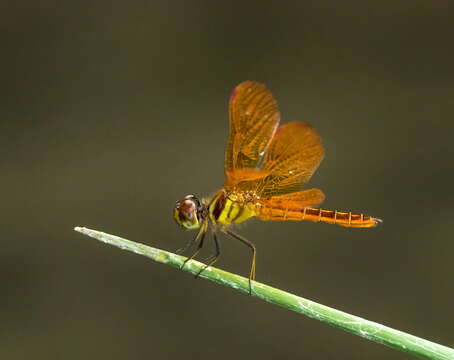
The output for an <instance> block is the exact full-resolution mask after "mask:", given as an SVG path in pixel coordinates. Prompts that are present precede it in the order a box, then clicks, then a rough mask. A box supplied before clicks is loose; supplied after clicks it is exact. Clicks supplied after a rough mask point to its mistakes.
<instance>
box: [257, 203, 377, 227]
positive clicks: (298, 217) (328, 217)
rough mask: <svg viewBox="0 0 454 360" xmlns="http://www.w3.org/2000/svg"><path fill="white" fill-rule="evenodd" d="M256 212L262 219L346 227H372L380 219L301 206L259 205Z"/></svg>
mask: <svg viewBox="0 0 454 360" xmlns="http://www.w3.org/2000/svg"><path fill="white" fill-rule="evenodd" d="M256 214H257V216H258V217H259V218H261V219H262V220H271V221H272V220H280V221H286V220H293V221H302V220H308V221H315V222H319V221H322V222H326V223H329V224H337V225H341V226H346V227H364V228H367V227H373V226H377V225H378V224H379V223H381V222H382V221H381V220H380V219H377V218H373V217H371V216H368V215H363V214H354V213H351V212H343V211H337V210H324V209H316V208H303V209H301V210H295V209H289V208H269V207H261V208H259V209H258V210H256Z"/></svg>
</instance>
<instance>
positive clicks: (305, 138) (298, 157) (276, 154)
mask: <svg viewBox="0 0 454 360" xmlns="http://www.w3.org/2000/svg"><path fill="white" fill-rule="evenodd" d="M323 156H324V150H323V147H322V145H321V142H320V136H319V135H318V133H317V132H316V131H315V130H314V129H313V128H312V127H311V126H310V125H308V124H306V123H302V122H292V123H288V124H285V125H282V126H280V127H279V128H278V130H277V131H276V134H275V136H274V137H273V140H272V141H271V144H270V146H269V148H268V151H267V152H266V154H265V158H264V161H263V166H262V168H261V171H263V172H269V173H270V175H269V176H267V177H266V178H264V179H262V180H261V181H260V183H258V184H257V186H256V188H257V192H258V193H259V194H260V196H261V197H262V198H271V197H273V196H276V195H281V194H288V193H292V192H295V191H298V190H300V189H301V186H302V185H303V184H304V183H305V182H307V181H308V180H309V179H310V178H311V176H312V174H313V173H314V172H315V170H317V168H318V165H319V164H320V162H321V161H322V159H323Z"/></svg>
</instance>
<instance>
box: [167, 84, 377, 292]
mask: <svg viewBox="0 0 454 360" xmlns="http://www.w3.org/2000/svg"><path fill="white" fill-rule="evenodd" d="M279 118H280V114H279V110H278V106H277V102H276V100H275V99H274V98H273V95H272V94H271V92H270V91H269V90H268V89H267V88H266V87H265V86H264V85H262V84H260V83H257V82H253V81H245V82H243V83H241V84H239V85H238V86H237V87H236V88H235V89H234V90H233V92H232V95H231V96H230V104H229V122H230V135H229V139H228V142H227V149H226V154H225V184H224V188H223V189H221V190H219V191H218V192H216V193H215V195H214V196H213V197H212V198H211V199H206V200H205V199H202V200H199V199H198V198H197V197H195V196H194V195H187V196H186V197H184V198H183V199H182V200H180V201H178V202H177V203H176V205H175V208H174V211H173V216H174V218H175V221H176V222H177V223H178V224H179V225H180V226H182V227H183V228H185V229H198V232H197V235H196V236H195V237H194V238H193V239H191V240H190V241H189V242H188V243H187V244H186V246H185V247H183V248H182V249H179V250H178V253H182V252H184V251H186V250H187V249H188V248H189V247H190V246H191V245H193V244H196V243H198V245H197V249H196V251H195V252H194V253H193V254H192V255H191V256H190V257H189V258H188V259H187V260H186V261H185V263H184V264H183V267H184V265H185V264H186V262H187V261H189V260H190V259H193V258H194V257H195V256H196V255H197V254H198V253H199V251H200V250H201V249H202V247H203V243H204V239H205V235H206V233H207V231H208V229H209V228H211V229H212V233H213V239H214V245H215V254H214V255H212V256H211V257H210V258H208V259H207V261H206V265H205V267H204V268H203V269H202V270H201V271H200V272H199V273H198V274H197V275H196V277H197V276H198V275H200V273H201V272H202V271H204V270H205V269H206V268H207V267H209V266H211V265H213V264H214V263H215V262H216V261H217V260H218V258H219V255H220V248H219V241H218V238H217V235H216V232H217V230H220V231H221V232H223V233H224V234H227V235H229V236H231V237H233V238H235V239H237V240H239V241H240V242H242V243H243V244H245V245H246V246H248V247H249V248H250V250H251V252H252V262H251V269H250V273H249V294H250V293H251V281H252V280H254V279H255V264H256V248H255V246H254V244H253V243H251V242H250V241H248V240H247V239H245V238H244V237H242V236H240V235H238V234H236V233H235V232H233V231H232V230H231V229H230V225H232V224H237V223H240V222H243V221H246V220H247V219H249V218H251V217H254V216H256V217H258V218H260V219H262V220H281V221H289V220H293V221H300V220H308V221H315V222H319V221H322V222H326V223H329V224H337V225H341V226H345V227H354V228H370V227H374V226H376V225H378V224H379V223H381V220H380V219H377V218H373V217H371V216H367V215H363V214H355V213H351V212H343V211H337V210H323V209H319V208H315V206H317V205H318V204H320V203H321V202H322V201H323V199H324V197H325V196H324V195H323V192H322V191H321V190H319V189H307V190H302V186H303V185H304V184H305V183H306V182H307V181H308V180H309V179H310V178H311V176H312V174H313V173H314V172H315V170H316V169H317V167H318V166H319V164H320V162H321V160H322V159H323V154H324V151H323V147H322V145H321V143H320V136H319V135H318V134H317V132H316V131H315V130H314V129H313V128H312V127H311V126H310V125H308V124H306V123H303V122H291V123H288V124H285V125H281V126H279Z"/></svg>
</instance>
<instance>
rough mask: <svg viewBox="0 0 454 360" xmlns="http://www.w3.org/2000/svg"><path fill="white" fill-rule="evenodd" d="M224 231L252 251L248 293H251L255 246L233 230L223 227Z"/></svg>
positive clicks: (253, 277)
mask: <svg viewBox="0 0 454 360" xmlns="http://www.w3.org/2000/svg"><path fill="white" fill-rule="evenodd" d="M224 232H225V233H226V234H228V235H230V236H231V237H233V238H235V239H237V240H239V241H241V242H242V243H243V244H244V245H246V246H247V247H249V248H250V249H251V251H252V261H251V271H250V272H249V295H251V294H252V280H255V259H256V254H257V250H256V248H255V245H254V244H253V243H251V242H250V241H249V240H247V239H245V238H244V237H242V236H240V235H238V234H235V233H234V232H233V231H231V230H228V229H224Z"/></svg>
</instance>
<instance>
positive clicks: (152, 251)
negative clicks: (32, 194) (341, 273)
mask: <svg viewBox="0 0 454 360" xmlns="http://www.w3.org/2000/svg"><path fill="white" fill-rule="evenodd" d="M74 230H75V231H78V232H80V233H82V234H85V235H88V236H90V237H92V238H95V239H97V240H100V241H102V242H105V243H106V244H110V245H113V246H116V247H119V248H120V249H123V250H128V251H131V252H134V253H136V254H139V255H143V256H146V257H148V258H150V259H152V260H154V261H157V262H160V263H163V264H167V265H171V266H173V267H176V268H180V267H181V265H182V264H183V262H184V260H185V259H186V257H184V256H180V255H177V254H174V253H171V252H168V251H164V250H160V249H156V248H153V247H150V246H147V245H143V244H139V243H136V242H133V241H130V240H126V239H123V238H121V237H118V236H114V235H109V234H106V233H103V232H100V231H96V230H90V229H87V228H83V227H76V228H75V229H74ZM203 266H204V264H202V263H200V262H198V261H195V260H191V261H188V262H187V264H186V266H185V267H184V271H187V272H190V273H192V274H196V273H197V272H198V271H199V270H200V269H201V268H202V267H203ZM200 277H201V278H204V279H208V280H211V281H213V282H216V283H218V284H221V285H224V286H228V287H231V288H233V289H235V290H238V291H240V292H243V293H246V294H247V293H248V292H249V284H248V279H247V278H244V277H242V276H239V275H235V274H232V273H229V272H227V271H223V270H219V269H217V268H214V267H209V268H207V270H205V271H204V272H203V273H202V274H201V276H200ZM252 292H253V294H252V296H255V297H257V298H259V299H262V300H265V301H267V302H270V303H272V304H275V305H279V306H282V307H284V308H287V309H289V310H292V311H295V312H297V313H300V314H303V315H306V316H308V317H310V318H313V319H317V320H320V321H322V322H324V323H327V324H330V325H333V326H335V327H338V328H340V329H342V330H345V331H348V332H350V333H352V334H355V335H358V336H361V337H363V338H366V339H368V340H371V341H375V342H377V343H380V344H383V345H387V346H389V347H392V348H394V349H397V350H400V351H403V352H406V353H409V354H413V355H415V356H417V357H420V358H423V359H437V360H448V359H449V360H454V349H451V348H448V347H446V346H443V345H440V344H437V343H434V342H431V341H428V340H425V339H422V338H419V337H416V336H413V335H410V334H407V333H404V332H402V331H399V330H395V329H392V328H390V327H387V326H384V325H381V324H379V323H376V322H373V321H369V320H366V319H363V318H360V317H358V316H354V315H351V314H348V313H345V312H343V311H339V310H336V309H333V308H330V307H328V306H325V305H321V304H318V303H316V302H314V301H311V300H307V299H304V298H302V297H299V296H296V295H293V294H290V293H288V292H285V291H282V290H279V289H276V288H273V287H271V286H268V285H265V284H261V283H259V282H256V281H254V282H253V290H252Z"/></svg>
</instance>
